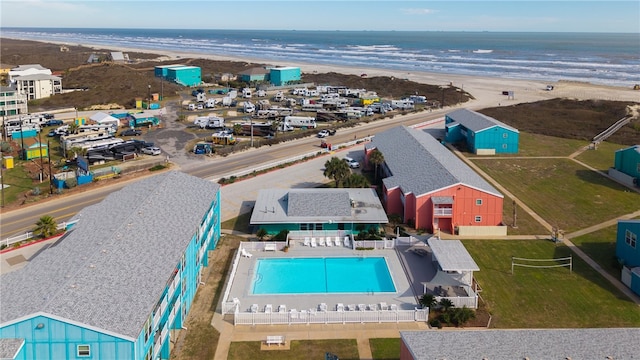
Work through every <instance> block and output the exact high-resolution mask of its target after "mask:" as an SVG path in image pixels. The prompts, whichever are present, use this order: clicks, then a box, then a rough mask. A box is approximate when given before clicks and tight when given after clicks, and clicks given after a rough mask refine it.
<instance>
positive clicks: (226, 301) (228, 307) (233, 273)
mask: <svg viewBox="0 0 640 360" xmlns="http://www.w3.org/2000/svg"><path fill="white" fill-rule="evenodd" d="M242 244H243V243H240V248H238V251H237V252H236V256H235V258H234V259H233V264H231V272H230V273H229V280H228V281H227V287H226V288H225V290H224V294H223V295H222V301H223V302H222V314H227V313H229V312H230V311H231V310H233V308H234V307H235V305H236V304H235V303H231V305H229V293H230V292H231V284H233V280H234V278H235V276H236V271H237V270H238V263H239V262H240V249H241V248H242Z"/></svg>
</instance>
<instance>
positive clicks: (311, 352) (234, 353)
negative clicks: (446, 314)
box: [227, 339, 399, 360]
mask: <svg viewBox="0 0 640 360" xmlns="http://www.w3.org/2000/svg"><path fill="white" fill-rule="evenodd" d="M327 352H330V353H332V354H335V355H337V356H338V358H339V359H340V360H356V359H360V356H359V355H358V343H357V342H356V340H355V339H342V340H335V339H332V340H313V341H307V340H305V341H298V340H294V341H291V349H290V350H264V351H262V350H260V342H256V341H246V342H232V343H231V347H230V349H229V355H228V356H227V359H228V360H246V359H252V360H257V359H267V360H268V359H324V355H325V353H327ZM398 353H399V352H398Z"/></svg>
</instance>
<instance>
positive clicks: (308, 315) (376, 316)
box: [233, 307, 429, 325]
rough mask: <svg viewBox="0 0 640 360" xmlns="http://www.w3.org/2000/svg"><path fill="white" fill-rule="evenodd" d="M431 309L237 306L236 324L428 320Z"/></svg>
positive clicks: (234, 320) (234, 321)
mask: <svg viewBox="0 0 640 360" xmlns="http://www.w3.org/2000/svg"><path fill="white" fill-rule="evenodd" d="M428 316H429V309H428V308H427V309H414V310H365V311H304V310H303V311H299V312H291V311H290V312H267V313H265V312H254V313H252V312H240V311H239V310H238V307H236V310H235V314H234V318H233V323H234V325H277V324H280V325H284V324H287V325H291V324H347V323H399V322H416V321H420V322H427V321H428Z"/></svg>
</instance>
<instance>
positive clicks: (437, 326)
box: [429, 319, 442, 329]
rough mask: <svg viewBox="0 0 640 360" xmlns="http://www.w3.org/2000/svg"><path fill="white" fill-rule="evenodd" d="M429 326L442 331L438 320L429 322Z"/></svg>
mask: <svg viewBox="0 0 640 360" xmlns="http://www.w3.org/2000/svg"><path fill="white" fill-rule="evenodd" d="M429 325H430V326H431V327H432V328H438V329H442V323H441V322H440V320H438V319H433V320H431V321H430V322H429Z"/></svg>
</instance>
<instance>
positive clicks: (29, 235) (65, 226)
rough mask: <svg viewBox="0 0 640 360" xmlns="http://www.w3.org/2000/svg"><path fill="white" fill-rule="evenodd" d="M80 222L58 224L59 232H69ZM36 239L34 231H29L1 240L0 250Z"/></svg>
mask: <svg viewBox="0 0 640 360" xmlns="http://www.w3.org/2000/svg"><path fill="white" fill-rule="evenodd" d="M77 222H78V220H75V221H70V222H61V223H60V224H58V230H68V229H69V228H70V227H72V226H73V225H75V223H77ZM33 237H34V235H33V232H32V231H27V232H25V233H24V234H22V235H18V236H13V237H10V238H6V239H4V240H0V248H1V249H4V248H7V247H9V246H11V245H13V244H16V243H19V242H21V241H24V240H28V239H32V238H33Z"/></svg>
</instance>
